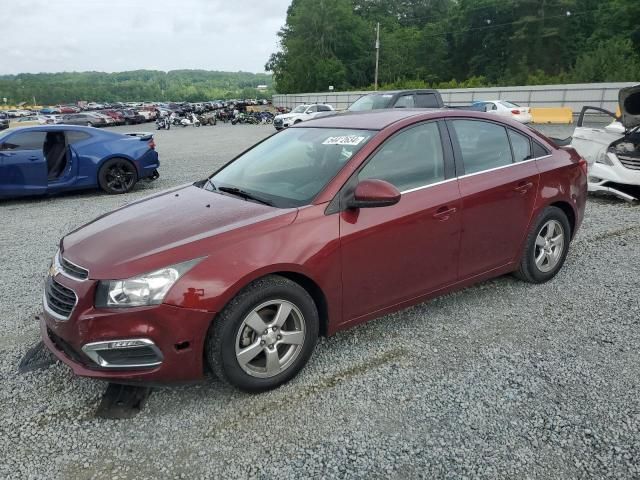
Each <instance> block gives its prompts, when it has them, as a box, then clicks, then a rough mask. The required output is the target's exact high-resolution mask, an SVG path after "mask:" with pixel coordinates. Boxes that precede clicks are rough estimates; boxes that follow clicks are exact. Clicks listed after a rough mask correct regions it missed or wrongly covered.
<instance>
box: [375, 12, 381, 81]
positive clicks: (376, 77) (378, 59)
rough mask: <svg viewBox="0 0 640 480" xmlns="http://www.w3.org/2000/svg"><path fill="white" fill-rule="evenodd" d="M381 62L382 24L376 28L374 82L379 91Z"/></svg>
mask: <svg viewBox="0 0 640 480" xmlns="http://www.w3.org/2000/svg"><path fill="white" fill-rule="evenodd" d="M379 61H380V22H378V25H377V27H376V76H375V80H374V90H378V63H379Z"/></svg>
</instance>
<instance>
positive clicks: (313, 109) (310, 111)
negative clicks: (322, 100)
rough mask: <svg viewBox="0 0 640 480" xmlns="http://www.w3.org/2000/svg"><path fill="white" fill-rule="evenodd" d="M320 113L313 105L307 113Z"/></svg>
mask: <svg viewBox="0 0 640 480" xmlns="http://www.w3.org/2000/svg"><path fill="white" fill-rule="evenodd" d="M317 111H318V107H317V106H315V105H313V106H312V107H309V109H308V110H307V113H316V112H317Z"/></svg>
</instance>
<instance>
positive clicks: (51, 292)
mask: <svg viewBox="0 0 640 480" xmlns="http://www.w3.org/2000/svg"><path fill="white" fill-rule="evenodd" d="M44 292H45V301H46V302H47V305H46V306H47V307H48V308H49V310H51V311H52V312H53V313H55V314H57V315H58V316H59V317H60V318H61V319H64V320H67V319H68V318H69V317H70V316H71V312H72V311H73V307H75V305H76V301H77V297H76V294H75V292H74V291H73V290H71V289H69V288H67V287H65V286H63V285H60V284H59V283H58V282H56V281H55V280H54V279H53V277H47V280H46V282H45V289H44Z"/></svg>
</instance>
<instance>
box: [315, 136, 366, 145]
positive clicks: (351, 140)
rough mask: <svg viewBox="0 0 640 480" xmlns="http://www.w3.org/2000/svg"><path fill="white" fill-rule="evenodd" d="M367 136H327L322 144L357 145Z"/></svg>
mask: <svg viewBox="0 0 640 480" xmlns="http://www.w3.org/2000/svg"><path fill="white" fill-rule="evenodd" d="M365 138H367V137H360V136H358V135H343V136H341V137H329V138H327V139H326V140H325V141H324V142H322V144H323V145H358V144H360V143H361V142H362V141H363V140H364V139H365Z"/></svg>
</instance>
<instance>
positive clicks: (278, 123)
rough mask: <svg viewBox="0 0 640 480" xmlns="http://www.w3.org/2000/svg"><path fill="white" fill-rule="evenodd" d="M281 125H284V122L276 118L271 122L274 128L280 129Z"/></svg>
mask: <svg viewBox="0 0 640 480" xmlns="http://www.w3.org/2000/svg"><path fill="white" fill-rule="evenodd" d="M283 123H284V120H282V119H281V118H276V119H275V120H274V121H273V125H274V126H276V127H281V126H282V124H283Z"/></svg>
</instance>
